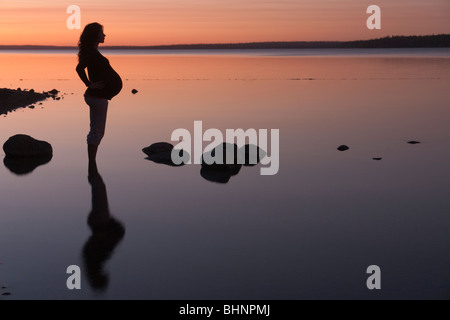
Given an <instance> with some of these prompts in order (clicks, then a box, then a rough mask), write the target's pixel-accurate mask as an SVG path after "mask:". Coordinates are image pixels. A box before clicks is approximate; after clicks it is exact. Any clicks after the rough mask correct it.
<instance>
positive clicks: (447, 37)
mask: <svg viewBox="0 0 450 320" xmlns="http://www.w3.org/2000/svg"><path fill="white" fill-rule="evenodd" d="M438 47H450V34H438V35H428V36H388V37H384V38H379V39H371V40H356V41H280V42H249V43H217V44H177V45H161V46H103V47H102V48H104V49H152V50H155V49H156V50H158V49H160V50H187V49H193V50H195V49H197V50H200V49H209V50H212V49H334V48H438ZM75 48H76V47H68V46H65V47H58V46H34V45H27V46H0V49H24V50H27V49H28V50H31V49H35V50H40V49H47V50H51V49H68V50H73V49H75Z"/></svg>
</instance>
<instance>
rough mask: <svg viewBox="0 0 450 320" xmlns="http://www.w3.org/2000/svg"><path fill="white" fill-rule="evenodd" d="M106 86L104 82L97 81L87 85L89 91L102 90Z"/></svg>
mask: <svg viewBox="0 0 450 320" xmlns="http://www.w3.org/2000/svg"><path fill="white" fill-rule="evenodd" d="M105 86H106V84H105V81H97V82H92V83H91V84H90V85H89V88H90V89H103V88H104V87H105Z"/></svg>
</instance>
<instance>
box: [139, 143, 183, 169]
mask: <svg viewBox="0 0 450 320" xmlns="http://www.w3.org/2000/svg"><path fill="white" fill-rule="evenodd" d="M173 148H174V147H173V145H172V144H170V143H168V142H156V143H153V144H152V145H150V146H148V147H145V148H143V149H142V152H144V153H145V154H146V155H147V156H148V157H147V158H146V159H147V160H150V161H153V162H156V163H160V164H166V165H169V166H174V167H177V166H182V165H184V164H185V163H186V162H188V161H189V157H190V156H189V154H188V153H187V152H186V151H184V150H178V155H179V157H180V158H182V159H183V161H182V162H181V163H180V164H175V163H174V162H173V161H172V150H173Z"/></svg>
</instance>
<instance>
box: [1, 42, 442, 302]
mask: <svg viewBox="0 0 450 320" xmlns="http://www.w3.org/2000/svg"><path fill="white" fill-rule="evenodd" d="M244 51H245V50H244ZM102 52H103V54H104V55H105V56H106V57H108V58H109V60H110V63H111V65H112V66H113V67H114V69H115V70H116V71H117V72H118V73H119V74H120V75H121V77H122V80H123V84H124V85H123V89H122V92H121V93H120V94H119V95H118V96H117V97H115V98H113V99H112V100H111V102H110V104H109V110H108V119H107V126H106V134H105V137H104V139H103V141H102V143H101V145H100V147H99V152H98V156H97V165H98V170H99V172H100V174H101V177H102V179H95V180H94V181H92V180H91V181H88V167H87V150H86V135H87V133H88V130H89V113H88V107H87V105H86V104H85V102H84V100H83V93H84V90H85V87H84V85H83V83H82V82H81V80H80V79H79V78H78V76H77V74H76V72H75V66H76V64H77V57H76V53H75V52H58V51H55V52H52V51H45V52H26V51H14V52H12V51H2V52H1V53H0V70H1V73H0V87H7V88H18V87H20V88H22V89H34V90H36V91H48V90H51V89H57V90H59V91H60V92H61V94H60V96H61V97H62V99H60V100H51V99H50V100H46V101H43V102H42V104H35V108H34V109H30V108H24V109H20V110H17V111H15V112H11V113H8V114H7V115H4V116H1V117H0V142H1V143H2V144H3V143H4V142H5V141H6V140H7V139H8V138H9V137H10V136H13V135H15V134H18V133H23V134H28V135H31V136H33V137H34V138H36V139H39V140H45V141H48V142H49V143H51V145H52V147H53V158H52V159H51V161H50V162H48V163H46V164H44V165H41V166H38V167H37V168H35V169H34V170H33V171H32V172H29V173H28V174H16V173H14V172H13V171H11V169H9V168H8V167H7V166H5V165H1V166H0V262H1V264H0V287H1V286H5V287H6V288H2V289H0V290H1V291H0V294H1V293H5V292H9V293H11V294H10V295H0V299H5V300H6V299H8V300H11V299H151V300H162V299H168V300H172V299H181V300H184V299H199V300H206V299H208V300H211V299H213V300H214V299H226V300H228V299H233V300H246V299H255V300H259V299H267V300H279V299H286V300H303V299H448V298H450V255H449V254H448V253H449V252H450V237H449V230H450V201H449V196H448V194H449V190H450V169H449V164H450V134H449V133H450V132H449V119H450V108H449V101H450V91H449V87H450V50H449V49H448V48H446V49H383V50H379V49H372V50H371V49H367V50H356V49H353V50H350V49H348V50H343V51H339V50H326V49H322V50H309V51H308V50H297V51H295V50H294V51H292V50H291V51H284V50H278V51H277V50H261V51H258V50H247V51H245V52H243V51H242V50H241V51H240V50H237V51H232V50H231V51H230V50H228V51H220V52H219V51H195V52H194V51H189V52H174V51H172V52H157V53H155V52H135V51H114V52H113V51H108V50H105V51H102ZM132 89H136V90H138V92H137V93H136V94H133V93H132V92H131V91H132ZM194 121H202V125H203V130H207V129H209V128H215V129H218V130H219V131H221V132H225V131H226V129H238V128H242V129H244V130H246V129H250V128H253V129H256V130H258V129H267V130H268V131H270V130H272V129H278V130H279V170H278V171H277V172H276V174H273V175H261V174H260V173H261V172H260V170H261V168H263V167H264V165H263V164H261V163H260V164H257V165H256V166H242V167H241V168H240V170H239V172H238V173H236V174H235V175H232V176H229V177H228V178H229V179H228V181H227V182H226V183H224V181H222V182H218V181H214V176H213V177H212V178H211V176H205V175H204V174H201V165H199V164H186V165H184V166H179V167H174V166H168V165H165V164H161V163H156V162H153V161H149V160H147V159H146V157H147V155H146V154H144V153H143V152H142V149H143V148H145V147H147V146H149V145H151V144H153V143H155V142H170V143H172V144H174V145H175V144H177V143H178V141H171V134H172V132H173V131H174V130H176V129H179V128H184V129H187V130H188V131H189V132H192V133H193V132H194ZM412 140H415V141H419V142H420V143H419V144H409V143H408V141H412ZM209 143H210V142H204V144H203V146H202V147H203V148H205V147H206V146H207V145H208V144H209ZM340 145H347V146H349V150H347V151H338V150H337V147H338V146H340ZM267 151H268V152H269V151H270V150H267ZM1 153H2V156H4V152H3V150H2V151H1ZM269 153H270V152H269ZM373 158H381V160H374V159H373ZM208 177H209V179H208ZM219 180H220V179H219ZM225 180H226V179H225ZM93 204H94V206H96V207H98V206H100V207H102V208H103V209H105V208H109V213H110V216H111V217H113V218H112V219H111V221H114V224H115V229H114V231H111V232H104V233H100V234H94V233H93V231H92V230H91V228H90V227H89V225H88V216H91V211H92V208H93ZM105 210H106V209H105ZM71 265H76V266H79V267H80V268H81V290H69V289H68V288H67V286H66V280H67V278H68V277H69V274H67V273H66V270H67V267H68V266H71ZM371 265H376V266H379V268H380V270H381V289H380V290H376V289H375V290H369V289H368V288H367V285H366V281H367V279H368V277H369V276H370V274H368V273H367V268H368V267H369V266H371Z"/></svg>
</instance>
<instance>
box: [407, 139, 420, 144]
mask: <svg viewBox="0 0 450 320" xmlns="http://www.w3.org/2000/svg"><path fill="white" fill-rule="evenodd" d="M408 143H409V144H418V143H420V142H419V141H414V140H412V141H408Z"/></svg>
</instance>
